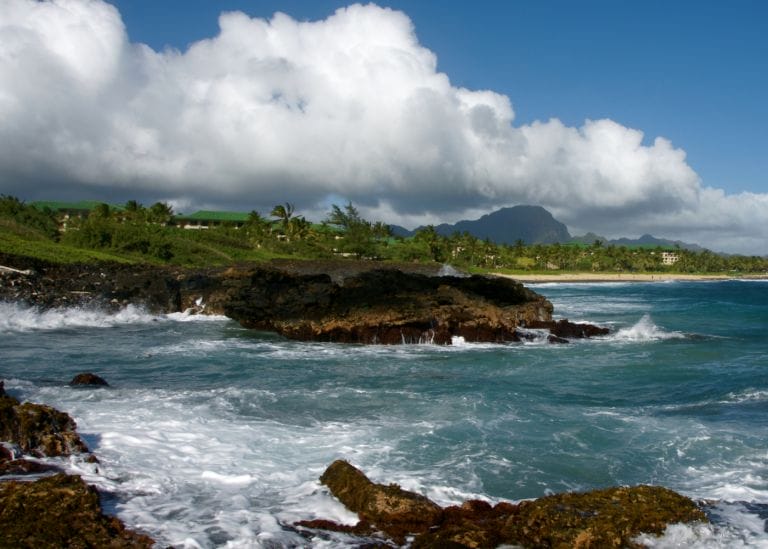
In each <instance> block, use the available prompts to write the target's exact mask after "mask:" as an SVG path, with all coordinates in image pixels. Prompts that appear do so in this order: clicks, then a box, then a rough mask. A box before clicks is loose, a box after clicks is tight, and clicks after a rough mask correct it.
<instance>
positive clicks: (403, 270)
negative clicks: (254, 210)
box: [0, 253, 603, 344]
mask: <svg viewBox="0 0 768 549" xmlns="http://www.w3.org/2000/svg"><path fill="white" fill-rule="evenodd" d="M0 261H3V262H4V264H9V265H14V268H17V269H22V268H27V269H31V271H30V273H29V274H25V275H23V276H22V275H20V274H18V273H15V272H10V273H6V274H1V273H0V277H5V278H8V277H11V278H12V280H11V279H8V280H5V279H3V281H2V282H3V283H2V284H0V299H7V300H13V301H22V302H25V303H28V304H30V305H35V306H39V307H43V308H49V307H60V306H72V305H79V306H99V307H107V308H113V309H117V308H120V307H123V306H125V305H128V304H133V305H139V306H143V307H145V308H146V309H147V310H148V311H150V312H154V313H169V312H183V311H190V312H195V313H200V312H203V313H206V314H222V313H223V314H226V315H227V316H229V317H230V318H233V319H235V320H237V321H238V322H240V323H241V324H242V325H243V326H245V327H248V328H253V329H257V330H265V331H273V332H277V333H279V334H282V335H284V336H285V337H288V338H291V339H298V340H311V341H333V342H340V343H365V344H370V343H381V344H396V343H420V342H424V343H436V344H450V343H451V341H452V339H453V337H454V336H458V337H462V338H464V339H465V340H466V341H469V342H498V343H501V342H510V341H519V340H520V339H519V335H518V331H517V327H518V326H523V325H527V326H529V327H534V326H541V327H546V328H547V329H550V330H552V333H553V336H555V337H554V338H553V340H552V341H553V342H563V341H565V340H566V339H570V338H573V337H590V336H592V335H600V334H602V333H603V332H602V331H601V330H602V329H599V328H596V327H589V325H582V324H572V323H568V322H567V321H558V322H553V321H552V304H551V303H550V302H549V301H547V299H545V298H544V297H543V296H541V295H539V294H537V293H536V292H534V291H532V290H530V289H529V288H526V287H524V286H523V285H522V284H520V283H519V282H517V281H514V280H511V279H508V278H503V277H486V276H477V275H475V276H466V277H465V276H438V274H439V266H437V265H428V266H427V265H414V264H395V265H393V264H382V263H377V262H366V261H278V262H273V263H267V264H259V265H247V266H246V265H240V266H232V267H229V268H227V269H223V268H212V269H183V268H181V267H158V266H147V265H120V264H91V263H89V264H80V265H54V264H49V263H45V262H41V261H36V260H35V261H31V260H29V259H27V260H26V261H25V260H24V258H14V257H13V256H7V255H3V254H1V253H0ZM30 261H31V263H32V264H30ZM556 338H560V339H556Z"/></svg>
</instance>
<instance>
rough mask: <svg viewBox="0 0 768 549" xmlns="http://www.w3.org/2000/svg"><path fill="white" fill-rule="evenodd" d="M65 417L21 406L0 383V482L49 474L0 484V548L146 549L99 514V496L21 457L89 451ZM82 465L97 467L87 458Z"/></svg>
mask: <svg viewBox="0 0 768 549" xmlns="http://www.w3.org/2000/svg"><path fill="white" fill-rule="evenodd" d="M75 427H76V426H75V422H74V421H73V420H72V418H71V417H70V416H69V415H68V414H66V413H64V412H60V411H59V410H56V409H55V408H51V407H50V406H44V405H41V404H33V403H29V402H25V403H23V404H22V403H20V402H19V401H18V400H16V399H15V398H13V397H11V396H10V395H8V394H7V393H6V392H5V387H4V382H3V381H0V477H2V476H4V475H13V476H15V477H23V476H24V475H31V474H36V475H39V474H49V475H52V476H47V477H44V478H42V479H39V480H36V481H34V482H29V481H27V480H24V481H20V482H19V481H9V480H3V481H2V482H0V547H20V548H22V547H28V548H33V547H34V548H38V547H113V548H129V547H131V548H150V547H152V546H153V545H154V541H153V540H152V539H151V538H149V537H147V536H145V535H143V534H138V533H135V532H132V531H130V530H127V529H126V528H125V526H124V525H123V523H122V522H121V521H120V520H119V519H117V518H116V517H110V516H106V515H104V514H103V512H102V509H101V504H100V502H99V494H98V492H97V491H96V489H95V488H92V487H90V486H88V485H87V484H86V483H85V482H84V481H83V480H82V479H81V478H80V477H78V476H70V475H66V474H64V473H58V474H53V473H56V472H58V471H59V468H58V467H57V466H56V465H55V464H50V463H44V462H41V461H36V460H33V459H25V457H29V456H32V457H37V458H40V457H53V456H68V455H71V454H75V453H84V452H87V451H88V448H87V447H86V445H85V443H84V442H83V441H82V440H81V439H80V436H79V435H78V434H77V432H76V431H75ZM87 461H90V462H98V460H96V458H95V457H94V456H92V455H89V456H88V458H87Z"/></svg>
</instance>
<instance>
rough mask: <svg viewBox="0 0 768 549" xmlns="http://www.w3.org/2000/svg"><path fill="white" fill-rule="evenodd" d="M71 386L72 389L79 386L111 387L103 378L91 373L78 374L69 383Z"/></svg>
mask: <svg viewBox="0 0 768 549" xmlns="http://www.w3.org/2000/svg"><path fill="white" fill-rule="evenodd" d="M69 385H70V386H72V387H75V386H78V385H86V386H95V387H109V383H107V381H106V380H105V379H104V378H103V377H100V376H97V375H96V374H92V373H89V372H86V373H82V374H77V375H76V376H75V377H73V378H72V381H70V382H69Z"/></svg>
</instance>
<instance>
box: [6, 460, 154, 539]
mask: <svg viewBox="0 0 768 549" xmlns="http://www.w3.org/2000/svg"><path fill="white" fill-rule="evenodd" d="M153 545H154V541H153V540H152V539H151V538H149V537H147V536H145V535H143V534H138V533H136V532H132V531H130V530H127V529H126V528H125V526H124V525H123V523H122V522H121V521H120V520H119V519H118V518H116V517H108V516H105V515H104V514H103V513H102V509H101V505H100V503H99V495H98V493H97V492H96V490H95V489H94V488H92V487H90V486H88V485H87V484H85V482H83V480H82V479H81V478H80V477H77V476H69V475H65V474H58V475H54V476H51V477H47V478H44V479H41V480H38V481H36V482H4V483H1V484H0V546H2V547H18V548H39V547H73V548H77V547H82V548H85V547H110V548H115V549H118V548H129V547H130V548H147V549H149V548H150V547H152V546H153Z"/></svg>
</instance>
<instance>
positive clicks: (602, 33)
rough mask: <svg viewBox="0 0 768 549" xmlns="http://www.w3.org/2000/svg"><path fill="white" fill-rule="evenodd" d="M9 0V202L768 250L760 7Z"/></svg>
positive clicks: (1, 166) (767, 12)
mask: <svg viewBox="0 0 768 549" xmlns="http://www.w3.org/2000/svg"><path fill="white" fill-rule="evenodd" d="M2 6H3V9H2V10H0V118H2V120H3V124H2V125H0V141H1V142H3V143H4V144H5V146H4V147H2V148H0V193H3V194H12V195H16V196H19V197H20V198H22V199H24V200H35V199H59V200H69V199H83V198H90V199H96V200H104V201H111V202H118V203H119V202H124V201H126V200H128V199H136V200H139V201H141V202H143V203H152V202H155V201H158V200H163V201H167V202H169V203H170V204H171V205H172V206H173V207H174V209H175V210H176V211H182V212H191V211H194V210H196V209H231V210H238V211H244V210H245V211H248V210H257V211H260V212H262V213H264V212H268V211H269V210H270V209H271V207H272V206H274V204H277V203H283V202H286V201H290V202H292V203H294V204H295V206H296V210H297V212H298V213H300V214H303V215H305V216H306V217H307V218H309V219H314V220H319V219H322V218H323V217H324V216H325V215H326V214H327V212H328V210H329V206H330V204H331V203H344V202H346V201H348V200H349V201H352V202H353V203H354V204H355V206H356V207H358V209H359V210H360V212H361V213H362V215H363V216H365V217H366V218H368V219H372V220H380V221H384V222H388V223H395V224H399V225H403V226H405V227H409V228H413V227H416V226H418V225H424V224H428V223H434V224H438V223H442V222H455V221H458V220H460V219H477V218H478V217H480V216H481V215H483V214H486V213H489V212H491V211H494V210H496V209H498V208H501V207H505V206H513V205H517V204H535V205H541V206H543V207H545V208H547V209H548V210H549V211H550V212H552V213H553V215H555V217H556V218H557V219H559V220H560V221H562V222H564V223H565V224H566V225H567V226H568V228H569V230H570V231H571V233H572V234H574V235H577V234H584V233H586V232H588V231H591V232H595V233H597V234H600V235H603V236H606V237H608V238H617V237H638V236H640V235H642V234H646V233H650V234H653V235H654V236H657V237H663V238H670V239H676V240H683V241H686V242H693V243H698V244H701V245H703V246H706V247H709V248H711V249H714V250H716V251H726V252H740V253H749V254H766V255H768V179H767V178H766V175H765V174H766V173H768V138H767V137H768V132H766V128H767V127H768V107H766V97H768V93H766V91H768V70H766V68H767V67H766V61H765V60H766V59H768V2H764V1H758V0H734V1H732V2H711V1H706V0H705V1H686V0H679V1H660V0H644V1H618V0H615V1H608V0H582V1H574V0H572V1H566V0H552V1H533V0H526V1H523V0H517V1H503V2H502V1H486V2H472V3H470V2H459V1H456V0H444V1H440V2H437V1H435V2H427V1H415V0H382V1H381V2H378V3H376V4H347V3H344V2H340V1H330V0H315V1H308V0H303V1H301V0H285V1H280V2H277V1H266V0H264V1H261V0H110V1H109V2H108V1H107V0H42V1H38V0H2ZM277 12H281V13H282V14H284V15H280V14H276V13H277Z"/></svg>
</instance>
